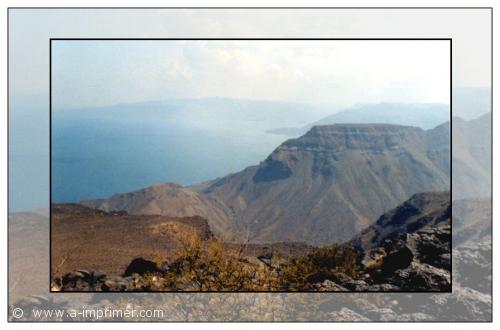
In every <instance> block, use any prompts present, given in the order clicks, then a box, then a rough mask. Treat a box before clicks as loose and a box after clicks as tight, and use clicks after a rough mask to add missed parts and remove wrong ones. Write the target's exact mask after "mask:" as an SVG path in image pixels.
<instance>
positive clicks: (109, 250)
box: [51, 204, 211, 277]
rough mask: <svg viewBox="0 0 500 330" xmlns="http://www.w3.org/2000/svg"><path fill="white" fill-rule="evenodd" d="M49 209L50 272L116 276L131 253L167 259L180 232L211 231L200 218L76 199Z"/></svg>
mask: <svg viewBox="0 0 500 330" xmlns="http://www.w3.org/2000/svg"><path fill="white" fill-rule="evenodd" d="M51 212H52V219H51V239H52V250H51V261H52V264H51V276H52V277H54V276H61V275H64V274H66V273H67V272H70V271H73V270H76V269H88V270H95V271H97V272H104V273H106V274H111V275H121V274H122V273H123V272H124V271H125V269H126V267H127V266H128V265H129V264H130V261H131V260H132V259H134V258H136V257H143V258H145V259H149V260H156V259H159V260H168V261H172V260H173V259H174V258H175V253H176V251H177V250H178V249H179V248H180V246H181V241H182V239H183V238H184V237H185V235H186V234H195V235H198V236H199V237H201V238H206V237H209V236H210V235H211V232H210V229H209V227H208V223H207V221H206V220H205V219H203V218H200V217H187V218H171V217H166V216H157V215H129V214H126V213H125V212H111V213H108V212H104V211H99V210H95V209H91V208H88V207H85V206H81V205H78V204H55V205H53V206H52V210H51Z"/></svg>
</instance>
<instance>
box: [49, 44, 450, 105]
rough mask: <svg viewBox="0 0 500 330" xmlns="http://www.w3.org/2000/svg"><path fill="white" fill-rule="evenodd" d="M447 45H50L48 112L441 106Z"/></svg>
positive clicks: (447, 68) (447, 86)
mask: <svg viewBox="0 0 500 330" xmlns="http://www.w3.org/2000/svg"><path fill="white" fill-rule="evenodd" d="M449 54H450V53H449V42H448V41H435V40H434V41H378V40H377V41H360V40H357V41H353V40H348V41H338V40H335V41H289V40H287V41H283V40H280V41H170V40H166V41H164V40H161V41H53V43H52V68H53V80H52V81H53V85H52V88H53V104H54V107H55V108H66V107H87V106H99V105H109V104H116V103H125V102H141V101H150V100H164V99H168V98H172V97H175V98H199V97H211V96H223V97H231V98H244V99H266V100H284V101H294V102H304V103H313V104H317V103H332V104H337V105H349V104H353V103H359V102H442V103H448V101H449V90H450V62H449V61H450V56H449Z"/></svg>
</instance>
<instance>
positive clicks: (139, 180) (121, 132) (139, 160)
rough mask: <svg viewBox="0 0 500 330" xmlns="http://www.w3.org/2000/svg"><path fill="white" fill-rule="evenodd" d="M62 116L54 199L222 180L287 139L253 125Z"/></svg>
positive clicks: (56, 135)
mask: <svg viewBox="0 0 500 330" xmlns="http://www.w3.org/2000/svg"><path fill="white" fill-rule="evenodd" d="M55 117H56V119H54V121H53V124H52V201H53V202H74V201H79V200H83V199H94V198H102V197H108V196H110V195H112V194H114V193H117V192H127V191H132V190H135V189H139V188H142V187H145V186H147V185H151V184H154V183H159V182H174V183H178V184H181V185H189V184H193V183H197V182H201V181H205V180H210V179H214V178H217V177H221V176H224V175H227V174H229V173H231V172H237V171H240V170H242V169H243V168H245V167H247V166H249V165H254V164H258V163H259V162H260V161H262V160H264V159H265V158H266V157H267V156H268V155H269V153H271V152H272V150H274V148H276V147H277V146H278V145H279V144H280V143H281V142H283V141H284V140H285V139H286V138H285V137H283V136H279V135H274V134H268V133H265V130H263V129H259V128H252V126H251V125H246V126H238V125H236V126H237V127H225V128H218V129H204V128H202V127H195V126H192V125H183V124H179V123H177V122H175V120H165V121H163V120H154V119H152V120H141V121H140V122H138V121H137V120H125V119H123V118H117V119H113V120H112V119H109V118H108V119H103V118H87V119H82V118H70V119H68V118H64V119H57V116H55Z"/></svg>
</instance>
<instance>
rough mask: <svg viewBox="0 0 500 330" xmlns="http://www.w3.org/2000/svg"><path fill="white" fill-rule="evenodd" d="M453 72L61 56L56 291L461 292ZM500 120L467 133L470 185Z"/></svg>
mask: <svg viewBox="0 0 500 330" xmlns="http://www.w3.org/2000/svg"><path fill="white" fill-rule="evenodd" d="M450 60H451V42H450V40H448V39H406V40H387V39H372V40H359V39H325V40H291V39H268V40H263V39H260V40H259V39H252V40H248V39H247V40H244V39H241V40H223V39H217V40H201V39H200V40H168V39H162V40H118V39H117V40H99V39H86V40H79V39H55V40H52V41H51V58H50V64H51V66H50V70H51V81H50V83H51V86H50V87H51V89H50V90H51V109H50V111H51V122H50V152H51V154H50V190H51V197H50V290H51V291H52V292H59V291H77V292H81V291H85V292H86V291H95V292H102V291H139V292H145V291H148V292H150V291H154V292H181V291H182V292H319V291H321V292H346V291H351V292H380V291H384V292H450V291H451V287H452V274H451V269H452V263H451V256H452V252H451V227H452V223H451V216H452V207H451V173H452V168H451V145H450V142H451V140H450V134H451V125H450V121H451V119H452V116H455V114H452V111H451V97H452V95H451V71H450V66H451V62H450ZM464 93H465V92H464ZM489 120H490V118H489V114H485V115H484V116H482V117H479V118H475V119H474V120H468V118H467V120H464V119H461V118H459V117H453V130H455V129H458V130H460V132H461V136H462V137H463V140H464V141H468V142H467V143H465V142H464V141H462V142H464V143H457V144H456V145H455V144H454V145H453V148H454V150H453V152H454V157H455V155H457V156H456V157H459V159H460V161H461V163H460V165H461V168H464V169H465V172H463V173H462V174H464V177H468V176H467V173H469V172H471V173H476V172H474V169H476V168H480V166H479V165H477V164H479V162H481V159H479V158H480V155H481V153H480V152H477V153H471V152H470V150H471V145H470V144H471V143H473V140H474V138H473V137H474V136H480V135H481V134H489V131H488V130H485V129H483V128H485V127H487V126H488V125H489ZM458 142H460V141H458ZM481 168H482V167H481ZM467 171H469V172H467ZM469 177H470V176H469ZM468 186H470V189H474V187H475V186H474V185H472V184H471V185H468ZM479 188H480V187H479ZM479 188H478V189H479ZM454 239H455V238H454ZM457 239H459V238H457ZM454 244H455V242H454Z"/></svg>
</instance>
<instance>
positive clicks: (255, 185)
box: [205, 124, 449, 244]
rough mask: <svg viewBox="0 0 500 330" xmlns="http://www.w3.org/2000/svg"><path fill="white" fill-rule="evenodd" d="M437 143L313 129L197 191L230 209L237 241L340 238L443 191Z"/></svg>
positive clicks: (400, 131) (401, 130) (360, 128)
mask: <svg viewBox="0 0 500 330" xmlns="http://www.w3.org/2000/svg"><path fill="white" fill-rule="evenodd" d="M442 129H443V130H446V129H447V127H444V128H442ZM442 135H446V134H445V133H443V134H442ZM445 140H446V139H445V138H443V139H441V140H436V141H434V147H433V148H432V149H431V148H429V144H428V138H427V132H426V131H424V130H422V129H419V128H415V127H404V126H396V125H384V124H365V125H363V124H356V125H353V124H351V125H349V124H342V125H331V126H317V127H313V128H312V129H311V130H310V131H309V132H308V133H307V134H305V135H304V136H302V137H300V138H297V139H291V140H288V141H286V142H285V143H283V144H282V145H281V146H279V147H278V148H277V149H276V150H275V151H274V152H273V153H272V154H271V155H270V156H269V157H268V158H267V159H266V160H265V161H264V162H262V163H261V164H260V165H259V166H253V167H249V168H247V169H245V170H243V171H242V172H240V173H237V174H234V175H230V176H228V177H225V178H223V179H220V180H218V181H216V182H215V183H214V184H212V185H211V186H210V187H209V188H208V189H206V190H205V193H206V194H208V195H210V196H216V197H217V198H220V199H221V200H223V201H224V202H225V203H226V205H227V206H228V207H229V208H231V209H232V210H233V211H234V212H235V216H234V222H235V225H236V227H237V228H238V230H239V232H240V235H241V237H243V238H246V237H249V238H250V239H251V240H252V241H256V242H266V241H285V240H294V241H306V242H308V243H312V244H324V243H332V242H339V241H345V240H348V239H349V238H351V237H352V236H353V235H355V234H356V233H358V232H359V231H360V230H362V229H363V228H366V227H367V226H368V225H370V224H371V223H372V221H373V219H374V218H375V217H376V216H377V215H379V214H382V213H384V212H386V211H388V210H389V209H391V208H393V207H395V206H397V205H398V204H400V203H402V202H403V201H404V200H405V199H407V198H409V197H410V196H412V195H413V194H415V193H418V192H424V191H435V190H444V189H449V173H448V172H447V171H446V168H445V167H446V166H445V163H444V162H443V159H445V156H442V155H440V154H439V153H440V152H446V148H445V147H439V146H436V144H438V143H445V142H446V141H445ZM448 143H449V141H448Z"/></svg>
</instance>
